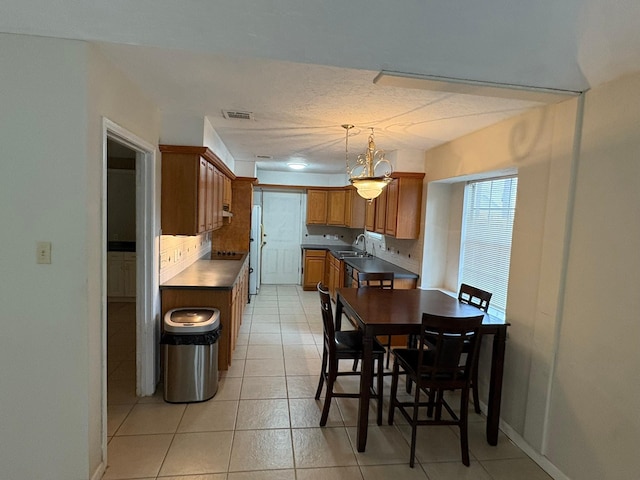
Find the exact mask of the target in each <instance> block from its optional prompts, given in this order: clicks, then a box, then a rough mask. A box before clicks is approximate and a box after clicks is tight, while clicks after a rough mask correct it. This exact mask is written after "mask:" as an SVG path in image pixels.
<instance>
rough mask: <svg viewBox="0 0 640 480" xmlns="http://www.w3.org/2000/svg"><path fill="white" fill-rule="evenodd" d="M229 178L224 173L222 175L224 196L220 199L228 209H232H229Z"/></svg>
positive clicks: (230, 190)
mask: <svg viewBox="0 0 640 480" xmlns="http://www.w3.org/2000/svg"><path fill="white" fill-rule="evenodd" d="M231 192H232V189H231V179H230V178H229V177H227V176H226V175H225V176H224V198H223V200H222V205H224V206H225V207H227V209H228V211H230V212H231V211H233V210H232V209H231Z"/></svg>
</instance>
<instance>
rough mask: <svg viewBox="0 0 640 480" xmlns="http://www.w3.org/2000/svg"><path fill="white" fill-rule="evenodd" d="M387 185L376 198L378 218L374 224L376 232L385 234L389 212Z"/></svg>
mask: <svg viewBox="0 0 640 480" xmlns="http://www.w3.org/2000/svg"><path fill="white" fill-rule="evenodd" d="M387 188H388V186H387V187H385V189H384V190H382V193H381V194H380V196H379V197H378V198H376V199H375V202H376V220H375V224H374V228H373V231H374V232H376V233H382V234H384V231H385V227H386V223H385V222H386V214H387Z"/></svg>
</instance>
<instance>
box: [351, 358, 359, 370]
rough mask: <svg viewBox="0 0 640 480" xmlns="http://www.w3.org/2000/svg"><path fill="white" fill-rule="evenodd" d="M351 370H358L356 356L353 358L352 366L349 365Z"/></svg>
mask: <svg viewBox="0 0 640 480" xmlns="http://www.w3.org/2000/svg"><path fill="white" fill-rule="evenodd" d="M351 370H352V371H354V372H355V371H356V370H358V359H357V358H354V359H353V367H351Z"/></svg>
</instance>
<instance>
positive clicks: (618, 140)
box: [547, 73, 640, 480]
mask: <svg viewBox="0 0 640 480" xmlns="http://www.w3.org/2000/svg"><path fill="white" fill-rule="evenodd" d="M638 105H640V73H636V74H635V75H629V76H626V77H624V78H622V79H619V80H617V81H614V82H611V83H609V84H607V85H604V86H602V87H600V88H597V89H595V90H593V91H590V92H589V93H588V94H587V97H586V102H585V114H584V129H583V134H582V145H581V149H580V162H579V165H578V175H577V183H576V196H575V209H574V211H573V216H572V224H571V237H570V244H569V246H570V252H569V258H568V268H567V281H566V287H565V295H564V309H563V310H562V319H561V325H560V328H559V332H558V337H557V339H556V340H557V361H556V365H555V371H554V377H553V389H552V394H551V400H550V412H549V432H548V453H547V456H548V457H549V458H550V459H551V460H552V461H553V462H554V463H555V464H556V465H558V466H560V467H561V468H562V470H563V471H565V472H566V473H567V474H568V475H569V476H570V477H571V478H575V479H586V480H591V479H593V480H596V479H604V478H607V479H629V480H630V479H637V478H640V456H638V445H639V444H640V415H638V406H639V405H640V350H639V349H638V339H639V338H640V320H639V315H638V312H640V294H639V293H638V291H639V290H640V249H639V248H638V246H639V245H640V136H639V135H638V133H639V130H638V126H639V125H640V109H639V108H638Z"/></svg>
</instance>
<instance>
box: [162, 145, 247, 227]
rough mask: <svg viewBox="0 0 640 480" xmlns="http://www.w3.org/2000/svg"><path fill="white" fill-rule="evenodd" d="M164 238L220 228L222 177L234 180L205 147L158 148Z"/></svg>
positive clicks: (166, 146) (168, 146) (222, 197)
mask: <svg viewBox="0 0 640 480" xmlns="http://www.w3.org/2000/svg"><path fill="white" fill-rule="evenodd" d="M160 151H161V152H162V183H161V185H162V186H161V189H162V190H161V207H160V208H161V222H162V234H163V235H198V234H200V233H203V232H206V231H211V230H214V229H216V228H220V227H221V226H222V224H223V222H222V208H223V201H224V177H225V176H229V177H230V178H235V175H233V172H231V171H230V170H229V169H228V168H227V167H226V166H225V165H224V163H223V162H222V161H221V160H219V159H218V158H217V157H216V156H215V155H214V154H213V153H212V152H211V151H210V150H209V149H208V148H206V147H189V146H175V145H160Z"/></svg>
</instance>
